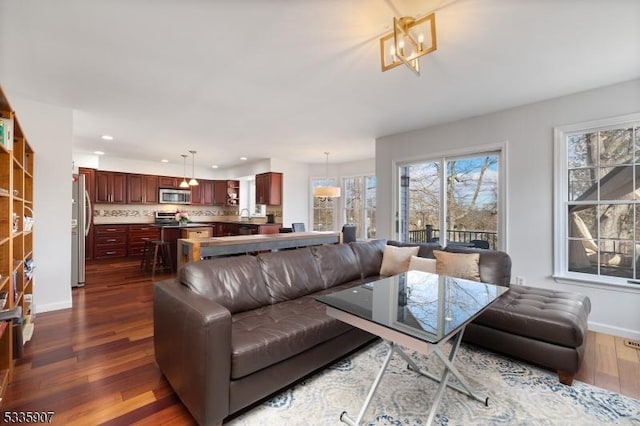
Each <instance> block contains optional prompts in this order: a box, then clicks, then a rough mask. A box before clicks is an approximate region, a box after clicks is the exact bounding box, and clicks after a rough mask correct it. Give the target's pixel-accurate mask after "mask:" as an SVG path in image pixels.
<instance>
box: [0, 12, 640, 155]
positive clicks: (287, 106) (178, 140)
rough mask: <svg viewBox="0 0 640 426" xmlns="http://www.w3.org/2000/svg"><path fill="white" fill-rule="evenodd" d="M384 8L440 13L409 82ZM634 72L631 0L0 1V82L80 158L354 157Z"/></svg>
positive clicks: (639, 70)
mask: <svg viewBox="0 0 640 426" xmlns="http://www.w3.org/2000/svg"><path fill="white" fill-rule="evenodd" d="M393 9H396V10H397V11H398V12H399V13H401V14H403V15H414V16H418V15H422V14H426V13H428V12H430V11H432V10H436V27H437V35H438V50H437V51H436V52H435V53H433V54H430V55H427V56H425V57H423V58H422V61H421V68H422V76H420V77H415V76H414V75H413V74H412V73H411V71H409V70H408V69H406V68H405V67H399V68H396V69H393V70H391V71H388V72H385V73H382V72H381V71H380V59H379V45H378V38H379V37H380V36H381V35H382V34H384V33H386V32H387V31H388V30H389V29H390V26H391V20H392V17H393ZM639 77H640V1H638V0H458V1H445V0H424V1H415V0H413V1H410V0H393V1H391V0H386V1H385V0H298V1H294V0H271V1H268V0H243V1H237V0H235V1H234V0H229V1H213V0H202V1H198V0H154V1H151V0H93V1H86V0H56V1H50V0H22V1H15V0H0V83H2V84H3V85H4V86H5V87H6V88H7V89H8V91H10V92H11V93H14V94H16V95H19V96H23V97H27V98H30V99H33V100H37V101H41V102H46V103H51V104H56V105H61V106H65V107H70V108H72V109H73V110H74V150H75V151H76V152H78V153H83V152H93V151H94V150H102V151H104V152H106V153H107V155H110V156H117V157H127V158H133V159H140V160H147V161H159V160H160V159H161V158H167V159H169V160H171V161H172V162H176V163H181V162H182V159H181V157H180V154H181V153H186V152H187V151H188V150H189V149H194V150H197V151H198V155H197V157H196V158H197V161H198V163H200V164H199V165H200V166H204V165H210V164H219V165H220V166H221V167H227V166H231V165H235V164H237V163H239V161H238V157H240V156H247V157H249V159H250V160H257V159H261V158H270V157H276V158H288V159H298V160H300V161H303V162H309V163H313V162H315V163H322V162H324V160H325V157H324V154H323V152H324V151H330V152H331V157H330V158H331V161H332V162H344V161H353V160H360V159H366V158H372V157H373V156H374V145H375V143H374V141H375V138H376V137H379V136H384V135H388V134H393V133H397V132H402V131H406V130H411V129H416V128H421V127H426V126H428V125H432V124H436V123H441V122H446V121H452V120H456V119H459V118H463V117H468V116H473V115H479V114H484V113H487V112H491V111H496V110H501V109H505V108H509V107H512V106H516V105H522V104H527V103H531V102H534V101H538V100H542V99H548V98H551V97H556V96H560V95H564V94H568V93H573V92H577V91H582V90H586V89H590V88H594V87H599V86H604V85H608V84H612V83H616V82H620V81H625V80H631V79H635V78H639ZM105 133H108V134H111V135H113V136H114V137H115V140H113V141H111V142H106V141H102V140H100V135H102V134H105Z"/></svg>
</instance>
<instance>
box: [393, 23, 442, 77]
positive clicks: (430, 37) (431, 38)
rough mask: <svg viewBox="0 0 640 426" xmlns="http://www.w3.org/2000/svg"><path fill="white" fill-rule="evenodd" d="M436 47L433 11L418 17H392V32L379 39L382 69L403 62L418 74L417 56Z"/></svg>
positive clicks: (418, 63)
mask: <svg viewBox="0 0 640 426" xmlns="http://www.w3.org/2000/svg"><path fill="white" fill-rule="evenodd" d="M437 48H438V45H437V42H436V16H435V14H434V13H430V14H429V15H427V16H424V17H422V18H419V19H415V18H412V17H410V16H405V17H402V18H393V32H392V33H389V34H386V35H384V36H383V37H382V38H381V39H380V64H381V65H382V71H383V72H384V71H388V70H390V69H391V68H395V67H397V66H398V65H400V64H405V65H406V66H407V67H409V68H410V69H411V71H413V72H414V73H415V74H416V75H420V62H419V60H418V58H420V57H421V56H424V55H426V54H427V53H431V52H433V51H434V50H436V49H437Z"/></svg>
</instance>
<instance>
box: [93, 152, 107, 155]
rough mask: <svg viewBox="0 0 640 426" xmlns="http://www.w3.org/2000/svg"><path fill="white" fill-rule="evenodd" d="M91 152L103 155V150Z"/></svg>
mask: <svg viewBox="0 0 640 426" xmlns="http://www.w3.org/2000/svg"><path fill="white" fill-rule="evenodd" d="M93 153H94V154H96V155H104V152H102V151H93Z"/></svg>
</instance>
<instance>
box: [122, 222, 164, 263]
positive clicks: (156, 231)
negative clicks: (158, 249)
mask: <svg viewBox="0 0 640 426" xmlns="http://www.w3.org/2000/svg"><path fill="white" fill-rule="evenodd" d="M128 235H129V237H128V239H127V256H128V257H137V256H142V253H143V250H144V243H145V240H147V239H150V240H159V239H160V228H158V227H157V226H153V225H129V233H128Z"/></svg>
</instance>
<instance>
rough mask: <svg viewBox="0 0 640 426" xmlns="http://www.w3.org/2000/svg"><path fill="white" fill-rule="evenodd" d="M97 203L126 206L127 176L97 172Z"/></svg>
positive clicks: (124, 174)
mask: <svg viewBox="0 0 640 426" xmlns="http://www.w3.org/2000/svg"><path fill="white" fill-rule="evenodd" d="M95 176H96V192H95V196H96V203H110V204H124V203H126V202H127V174H126V173H119V172H103V171H96V174H95Z"/></svg>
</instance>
